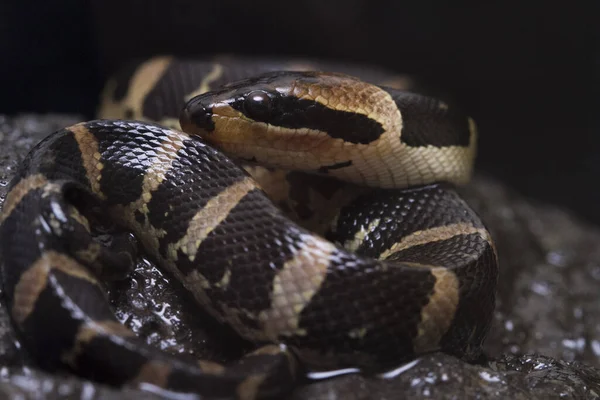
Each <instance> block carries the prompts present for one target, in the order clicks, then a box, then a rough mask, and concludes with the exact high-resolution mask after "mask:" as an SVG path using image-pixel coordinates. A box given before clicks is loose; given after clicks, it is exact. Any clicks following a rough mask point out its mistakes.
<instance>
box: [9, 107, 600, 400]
mask: <svg viewBox="0 0 600 400" xmlns="http://www.w3.org/2000/svg"><path fill="white" fill-rule="evenodd" d="M78 120H79V119H78V118H77V117H65V116H35V115H31V116H21V117H17V118H4V117H2V116H0V203H1V202H2V201H3V200H4V197H5V195H6V185H7V184H8V181H9V180H10V178H11V176H12V174H13V173H14V168H15V166H16V165H17V164H18V162H19V161H20V160H21V159H22V158H23V156H24V155H25V154H26V152H27V151H28V150H29V149H30V148H31V147H32V146H33V145H34V144H35V143H36V142H37V141H38V140H40V139H41V138H42V137H44V136H45V135H46V134H48V133H50V132H52V131H54V130H56V129H59V128H61V127H64V126H67V125H69V124H71V123H74V122H76V121H78ZM463 195H464V197H465V198H466V199H467V201H468V202H469V203H470V204H471V206H472V207H473V208H475V209H476V210H477V211H478V212H479V213H480V214H481V216H482V218H483V219H484V221H485V222H486V223H487V225H488V227H489V228H490V230H491V231H492V234H493V237H494V239H495V241H496V244H497V248H498V253H499V255H500V268H501V272H500V281H499V287H498V307H497V310H496V313H495V321H494V325H493V327H492V329H491V332H490V335H489V337H488V340H487V342H486V345H485V352H486V355H487V356H488V360H487V361H484V362H482V364H480V365H470V364H466V363H464V362H462V361H460V360H458V359H456V358H453V357H451V356H447V355H443V354H433V355H428V356H425V357H422V358H419V359H418V360H415V361H413V362H411V363H408V364H406V365H404V366H403V368H401V369H399V370H397V371H396V375H395V376H393V377H392V376H389V377H387V378H383V377H363V376H360V375H346V376H341V377H338V378H334V379H330V380H324V381H319V382H315V383H312V384H310V385H305V386H302V387H300V388H298V389H297V390H296V391H295V392H294V393H293V394H292V396H291V397H292V398H293V399H315V398H328V399H338V398H339V399H350V398H357V399H379V398H436V399H439V398H443V399H463V398H481V399H488V398H490V399H491V398H514V399H530V398H540V399H551V398H561V399H592V398H598V397H600V370H599V369H597V368H598V365H599V360H600V308H599V307H598V306H597V302H598V293H600V231H599V230H597V229H595V228H593V227H591V226H588V225H586V224H585V223H584V222H582V221H579V220H577V219H575V218H573V217H572V216H571V215H569V214H568V213H566V212H563V211H560V210H558V209H556V208H554V207H551V206H544V205H540V204H533V203H532V202H529V201H527V200H525V199H523V198H522V197H520V196H518V195H517V194H515V193H513V192H511V191H510V190H508V189H507V188H506V187H504V186H502V185H500V184H498V183H497V182H495V181H493V180H492V179H489V178H485V177H478V178H476V179H475V180H474V182H473V184H471V185H470V186H469V187H468V188H465V189H464V190H463ZM108 290H109V293H110V298H111V301H112V302H113V305H114V306H115V310H116V313H117V316H118V317H119V319H120V320H121V321H122V322H123V323H124V324H126V325H127V326H128V327H130V328H131V329H133V330H134V331H135V332H136V333H137V334H138V335H140V336H143V337H145V338H146V340H147V341H148V342H149V343H152V344H154V345H156V346H158V347H160V348H162V349H165V350H166V351H171V352H174V353H183V352H187V353H192V354H194V355H195V356H197V357H202V358H210V359H213V360H215V361H227V360H231V359H233V358H236V357H238V356H239V355H240V354H242V353H243V352H244V351H245V350H247V348H248V347H247V346H248V345H247V344H245V343H243V342H241V341H240V340H239V339H237V338H236V337H235V335H234V334H233V333H232V332H231V331H229V330H228V329H226V328H224V327H222V326H220V325H218V324H217V323H215V322H212V321H211V320H210V318H208V317H206V316H205V315H204V314H203V313H201V312H199V311H197V309H196V308H195V307H194V306H193V304H191V302H189V301H187V299H185V298H183V299H182V298H181V296H180V293H179V287H178V285H177V284H176V283H175V282H170V281H169V279H168V276H165V275H163V274H162V273H161V272H160V271H158V270H157V269H156V268H155V267H154V266H153V265H152V264H151V263H150V262H147V261H146V260H140V262H139V263H138V265H137V268H136V270H135V272H134V273H133V274H132V277H131V279H129V280H126V281H123V282H119V283H117V284H113V285H111V286H110V287H109V288H108ZM0 368H1V369H0V398H23V399H29V398H31V399H33V398H36V399H38V398H47V399H55V398H86V399H104V398H111V399H115V398H123V399H125V398H149V399H154V398H160V397H161V396H160V394H156V393H149V392H147V391H140V390H135V389H124V390H118V389H114V388H110V387H107V386H103V385H98V384H95V383H92V382H89V381H85V380H80V379H78V378H76V377H74V376H72V375H69V374H67V373H63V372H56V373H52V374H50V373H48V372H43V371H39V370H37V369H36V368H35V365H34V363H32V361H31V360H30V359H29V358H28V357H27V355H26V352H24V351H23V350H22V349H21V348H20V346H19V344H18V341H17V340H16V338H15V336H14V332H13V330H12V328H11V326H10V321H9V319H8V315H7V311H6V309H5V308H4V307H0ZM163 395H164V393H163Z"/></svg>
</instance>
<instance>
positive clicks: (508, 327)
mask: <svg viewBox="0 0 600 400" xmlns="http://www.w3.org/2000/svg"><path fill="white" fill-rule="evenodd" d="M504 329H506V330H507V331H509V332H512V331H513V329H515V325H514V324H513V322H512V321H511V320H510V319H507V320H506V321H505V322H504Z"/></svg>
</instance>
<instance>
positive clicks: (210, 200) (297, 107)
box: [0, 57, 497, 399]
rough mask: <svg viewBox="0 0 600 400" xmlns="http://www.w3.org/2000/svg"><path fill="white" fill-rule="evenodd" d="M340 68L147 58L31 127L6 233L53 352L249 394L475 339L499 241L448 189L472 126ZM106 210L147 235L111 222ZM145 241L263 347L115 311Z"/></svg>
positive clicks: (449, 110) (465, 354) (484, 315)
mask: <svg viewBox="0 0 600 400" xmlns="http://www.w3.org/2000/svg"><path fill="white" fill-rule="evenodd" d="M338 67H339V66H338ZM345 68H346V70H344V68H342V67H340V68H337V67H334V66H331V65H325V66H319V65H316V66H315V65H309V64H306V65H300V64H298V63H295V64H294V63H287V64H286V63H283V62H267V61H260V62H250V61H236V60H235V59H225V60H222V61H219V62H212V61H211V62H208V61H207V62H199V61H185V60H177V59H173V58H169V57H160V58H155V59H152V60H149V61H146V62H143V63H137V64H133V65H132V66H131V67H129V68H125V69H124V70H123V73H122V74H120V75H118V76H117V78H116V79H115V80H113V81H111V82H110V83H109V84H108V85H107V89H106V92H105V95H104V101H103V104H102V108H101V111H100V117H101V118H102V119H98V120H94V121H89V122H83V123H79V124H76V125H73V126H70V127H67V128H65V129H63V130H60V131H58V132H54V133H53V134H51V135H49V136H48V137H46V138H45V139H44V140H42V141H41V142H40V143H39V144H38V145H36V146H35V147H34V148H33V149H32V150H31V152H30V153H29V154H28V155H27V157H26V158H25V160H24V161H23V163H22V164H21V165H20V167H19V169H18V172H17V173H16V175H15V177H14V179H13V180H12V182H11V184H10V191H9V194H8V195H7V197H6V200H5V202H4V206H3V211H2V214H1V216H0V223H1V226H0V243H1V247H0V250H1V252H2V256H3V266H2V284H3V289H4V293H5V297H6V301H7V305H8V307H9V310H10V312H11V317H12V320H13V323H14V326H15V327H16V329H17V331H18V333H19V335H20V338H21V340H22V343H23V345H24V347H25V348H26V349H27V350H28V351H29V352H30V353H31V354H32V355H33V356H34V357H35V359H36V360H37V361H38V362H39V364H40V365H41V366H43V367H46V368H56V367H57V366H62V367H66V368H69V369H71V370H72V371H74V372H76V373H77V374H79V375H81V376H85V377H88V378H92V379H95V380H97V381H101V382H107V383H110V384H112V385H125V384H128V385H152V386H153V387H158V388H165V389H167V390H170V391H173V392H190V393H196V394H198V395H200V396H201V397H202V398H241V399H254V398H269V397H281V396H283V395H285V394H286V393H289V392H290V391H291V390H292V389H293V387H294V386H295V385H296V384H297V383H298V382H299V381H300V380H301V377H302V376H303V374H305V373H306V371H311V370H323V369H328V368H341V367H349V366H351V367H358V368H361V369H363V370H364V371H370V370H375V369H376V368H385V367H390V366H394V365H398V364H399V363H401V362H405V361H408V360H410V359H411V358H414V357H416V356H418V355H419V354H423V353H427V352H432V351H440V350H441V351H444V352H447V353H450V354H454V355H456V356H458V357H462V358H464V359H466V360H474V359H476V358H477V357H479V356H480V354H481V345H482V342H483V340H484V338H485V336H486V334H487V331H488V329H489V325H490V322H491V317H492V312H493V309H494V303H495V286H496V280H497V257H496V251H495V248H494V245H493V242H492V240H491V237H490V234H489V232H488V231H487V230H486V228H485V226H484V225H483V223H482V222H481V221H480V219H479V218H478V217H477V215H476V214H475V212H474V211H472V210H471V209H470V208H469V206H468V205H467V204H466V203H465V202H464V201H463V200H462V199H461V198H460V197H459V196H458V194H457V193H456V192H455V190H454V188H453V185H456V184H464V183H466V182H467V181H468V179H469V177H470V175H471V169H472V164H473V159H474V156H475V145H476V129H475V125H474V123H473V122H472V120H470V119H469V118H468V117H466V116H464V115H463V114H461V113H460V112H459V111H457V110H456V109H455V108H453V107H451V106H449V105H448V104H446V103H444V102H441V101H438V100H435V99H433V98H430V97H425V96H422V95H418V94H415V93H412V92H409V91H403V90H398V89H394V88H392V86H393V85H394V84H395V82H398V81H397V80H396V81H394V79H393V78H391V77H389V76H385V75H383V74H379V75H378V74H373V73H371V75H369V73H368V71H367V72H365V71H363V70H358V69H357V70H354V71H352V72H350V73H351V74H352V75H354V76H360V75H363V78H364V77H366V78H364V79H365V80H361V79H358V78H355V77H353V76H350V75H348V71H347V68H349V67H348V66H345ZM311 69H314V70H321V71H323V70H331V71H337V72H335V73H334V72H314V71H310V70H311ZM307 70H308V71H307ZM344 72H345V73H344ZM369 79H370V82H371V83H367V81H369ZM119 118H120V119H119ZM179 128H181V129H182V131H181V130H179ZM224 154H227V156H225V155H224ZM258 165H260V166H258ZM243 167H245V169H244V168H243ZM289 170H293V171H292V172H290V171H289ZM249 173H250V174H252V176H253V177H254V178H252V177H251V175H250V174H249ZM340 181H343V182H346V183H341V182H340ZM265 193H268V194H269V195H270V198H269V197H267V196H266V195H265ZM319 204H320V205H325V207H324V211H319V210H318V209H317V207H316V205H319ZM276 205H277V206H276ZM282 210H283V211H282ZM106 219H110V220H111V221H114V223H115V224H116V225H118V226H119V227H122V228H123V229H124V230H126V232H131V233H133V235H134V236H135V240H133V239H132V238H131V236H128V235H127V234H116V235H115V238H114V240H113V241H112V242H102V241H100V240H99V239H98V237H97V235H96V234H95V232H96V231H95V228H94V226H95V225H97V224H102V222H103V221H105V220H106ZM309 228H310V229H309ZM138 242H139V244H140V245H141V247H142V248H143V249H144V251H145V253H146V254H147V255H148V256H149V257H150V258H152V259H153V260H154V261H156V262H157V264H158V265H160V266H161V267H162V268H164V269H165V270H166V271H168V272H169V273H170V274H171V275H172V276H173V277H175V278H176V279H178V280H179V281H180V282H181V283H182V284H183V286H184V287H185V288H186V289H187V290H189V292H190V293H191V294H192V296H193V297H194V298H195V300H196V301H197V302H198V303H199V305H200V306H201V307H202V308H203V309H205V310H206V311H208V313H209V314H211V315H212V316H214V317H215V318H216V319H218V320H220V321H222V322H225V323H227V324H228V325H230V326H231V327H232V328H233V329H234V330H235V331H236V332H237V333H238V334H239V335H240V336H241V337H243V338H245V339H248V340H250V341H252V342H254V343H256V344H257V350H256V351H254V352H252V353H250V354H248V355H246V356H244V357H243V358H242V359H240V360H239V361H237V362H234V363H232V364H231V365H227V366H223V365H219V364H217V363H214V362H211V361H208V360H196V359H192V358H191V357H190V358H186V356H182V355H173V354H169V353H167V352H163V351H160V350H158V349H156V348H154V347H152V346H150V345H148V344H147V343H145V342H144V341H143V340H141V339H139V338H137V337H136V336H135V335H134V334H133V333H132V332H131V331H130V330H128V329H126V328H125V327H124V326H123V325H122V324H120V323H119V322H118V321H117V319H116V318H115V316H114V313H113V311H112V309H111V307H110V305H109V303H108V301H107V297H106V292H105V290H104V286H103V284H104V282H105V281H107V280H115V279H124V278H126V277H127V275H128V273H129V272H130V271H131V269H132V266H133V263H134V260H135V256H136V254H137V250H136V248H137V244H136V243H138Z"/></svg>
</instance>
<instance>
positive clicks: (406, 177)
mask: <svg viewBox="0 0 600 400" xmlns="http://www.w3.org/2000/svg"><path fill="white" fill-rule="evenodd" d="M181 121H182V127H183V129H184V130H186V131H188V132H191V133H194V134H199V135H200V136H202V137H203V138H204V139H205V140H206V141H207V142H208V143H210V144H211V145H213V146H216V147H217V148H219V149H221V150H223V151H225V152H226V153H227V154H230V155H232V156H235V157H238V158H240V159H242V160H248V161H252V162H257V163H259V164H261V165H267V166H270V167H277V168H284V169H291V170H301V171H305V172H312V173H321V174H327V175H329V176H334V177H336V178H338V179H341V180H345V181H348V182H353V183H358V184H361V185H366V186H371V187H382V188H403V187H408V186H414V185H423V184H429V183H434V182H439V181H446V182H450V183H458V184H460V183H465V182H466V181H468V180H469V178H470V176H471V171H472V166H473V161H474V157H475V144H476V128H475V125H474V123H473V122H472V120H471V119H469V118H468V117H467V116H464V115H462V114H460V113H459V112H457V111H456V110H454V109H453V108H449V107H448V106H447V105H446V104H445V103H443V102H440V101H438V100H435V99H432V98H428V97H425V96H421V95H417V94H414V93H409V92H403V91H398V90H394V89H391V88H386V87H378V86H375V85H371V84H368V83H365V82H363V81H360V80H357V79H356V78H353V77H349V76H346V75H341V74H326V73H311V72H302V73H301V72H278V73H267V74H264V75H261V76H260V77H257V78H252V79H247V80H242V81H240V82H236V83H233V84H231V85H228V86H227V87H225V88H223V89H221V90H218V91H215V92H210V93H205V94H202V95H199V96H196V97H194V98H193V99H191V100H190V101H189V102H188V103H187V104H186V106H185V107H184V109H183V111H182V113H181Z"/></svg>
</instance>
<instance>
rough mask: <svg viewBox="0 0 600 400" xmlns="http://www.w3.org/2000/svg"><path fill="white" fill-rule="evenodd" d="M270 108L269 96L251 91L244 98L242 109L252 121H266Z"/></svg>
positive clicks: (261, 92)
mask: <svg viewBox="0 0 600 400" xmlns="http://www.w3.org/2000/svg"><path fill="white" fill-rule="evenodd" d="M271 106H272V100H271V96H269V94H268V93H267V92H264V91H262V90H253V91H251V92H250V93H248V94H247V95H246V96H245V97H244V109H245V110H246V114H247V115H248V116H249V117H250V118H252V119H255V120H258V121H264V120H266V119H267V118H268V117H269V116H270V115H271Z"/></svg>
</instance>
